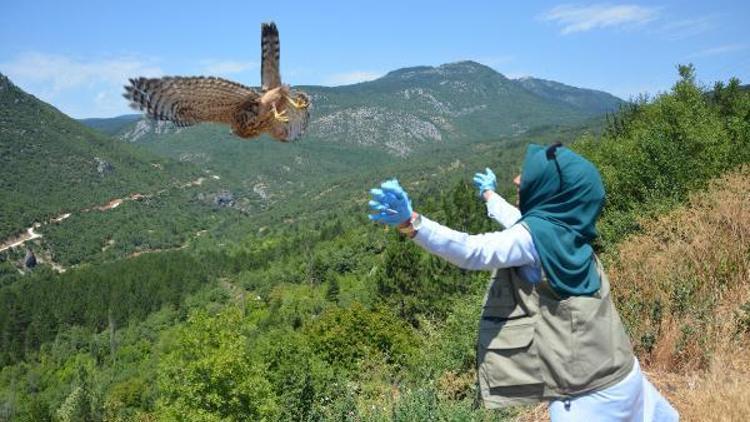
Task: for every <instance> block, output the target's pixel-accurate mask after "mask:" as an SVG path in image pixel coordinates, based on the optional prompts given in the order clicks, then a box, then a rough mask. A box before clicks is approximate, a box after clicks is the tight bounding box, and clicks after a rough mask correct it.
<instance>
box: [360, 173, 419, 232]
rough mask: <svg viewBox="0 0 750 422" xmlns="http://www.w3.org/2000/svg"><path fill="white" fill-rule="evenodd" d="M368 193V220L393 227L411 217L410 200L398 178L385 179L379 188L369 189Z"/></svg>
mask: <svg viewBox="0 0 750 422" xmlns="http://www.w3.org/2000/svg"><path fill="white" fill-rule="evenodd" d="M370 195H372V200H370V202H369V205H370V215H369V217H370V220H372V221H375V222H378V223H382V224H387V225H389V226H394V227H395V226H398V225H401V224H404V223H406V222H408V221H409V219H411V216H412V212H413V210H412V208H411V201H410V200H409V196H408V195H407V194H406V191H404V189H403V188H402V187H401V185H399V184H398V180H396V179H392V180H386V181H385V182H383V183H381V184H380V188H379V189H378V188H375V189H370Z"/></svg>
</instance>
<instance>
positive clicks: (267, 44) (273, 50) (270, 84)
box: [260, 22, 281, 91]
mask: <svg viewBox="0 0 750 422" xmlns="http://www.w3.org/2000/svg"><path fill="white" fill-rule="evenodd" d="M260 32H261V35H260V51H261V60H260V84H261V88H262V89H263V90H264V91H267V90H269V89H273V88H276V87H277V86H279V85H281V73H280V71H279V57H280V54H281V51H280V46H279V30H278V29H276V24H275V23H273V22H270V23H263V24H261V31H260Z"/></svg>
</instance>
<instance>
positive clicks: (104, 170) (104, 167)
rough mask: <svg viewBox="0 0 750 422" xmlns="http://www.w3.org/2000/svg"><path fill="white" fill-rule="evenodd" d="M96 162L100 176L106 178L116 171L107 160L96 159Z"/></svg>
mask: <svg viewBox="0 0 750 422" xmlns="http://www.w3.org/2000/svg"><path fill="white" fill-rule="evenodd" d="M94 161H96V172H97V173H99V176H106V175H108V174H110V173H112V172H113V171H115V168H114V166H112V164H111V163H110V162H108V161H106V160H103V159H101V158H99V157H94Z"/></svg>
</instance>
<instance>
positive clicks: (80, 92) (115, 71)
mask: <svg viewBox="0 0 750 422" xmlns="http://www.w3.org/2000/svg"><path fill="white" fill-rule="evenodd" d="M0 72H3V73H5V74H6V75H8V77H9V78H10V79H11V80H12V81H13V82H14V83H15V84H16V85H18V86H20V87H21V88H22V89H24V90H25V91H27V92H29V93H31V94H33V95H35V96H37V97H39V98H40V99H42V100H43V101H46V102H49V103H51V104H53V105H54V106H56V107H58V108H59V109H60V110H62V111H63V112H64V113H66V114H69V115H71V116H72V117H76V118H80V117H93V116H111V115H114V114H124V113H128V112H132V111H131V110H130V109H129V108H128V107H127V102H126V101H125V100H124V99H123V98H122V97H121V95H120V94H121V93H122V92H123V88H122V87H123V85H125V84H126V83H127V81H128V78H132V77H136V76H148V77H155V76H160V75H162V74H163V73H164V72H163V71H162V69H161V68H160V67H159V66H157V65H155V64H154V61H153V60H147V59H143V58H139V57H134V56H124V57H110V58H101V59H80V58H74V57H69V56H64V55H59V54H46V53H39V52H28V53H23V54H20V55H18V56H16V57H15V58H13V59H12V60H9V61H6V62H2V63H0Z"/></svg>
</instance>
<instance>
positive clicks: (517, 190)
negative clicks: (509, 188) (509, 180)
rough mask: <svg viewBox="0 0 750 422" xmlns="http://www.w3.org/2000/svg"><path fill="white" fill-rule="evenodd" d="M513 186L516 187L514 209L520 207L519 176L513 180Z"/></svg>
mask: <svg viewBox="0 0 750 422" xmlns="http://www.w3.org/2000/svg"><path fill="white" fill-rule="evenodd" d="M513 184H514V185H516V208H518V207H520V206H521V175H520V174H519V175H518V176H516V177H515V179H513Z"/></svg>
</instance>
